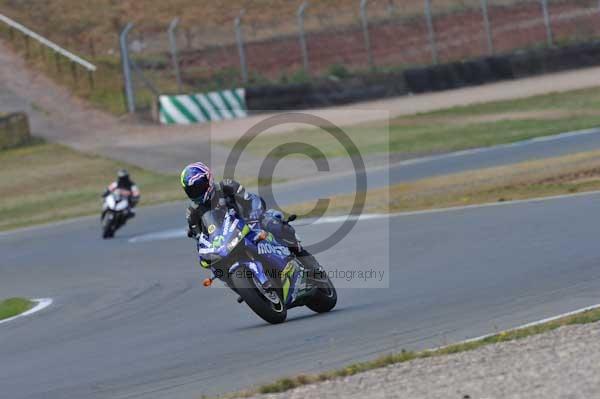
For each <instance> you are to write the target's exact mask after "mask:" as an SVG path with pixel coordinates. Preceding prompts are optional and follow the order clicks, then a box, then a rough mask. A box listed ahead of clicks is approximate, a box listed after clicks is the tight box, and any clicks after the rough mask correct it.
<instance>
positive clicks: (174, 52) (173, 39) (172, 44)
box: [168, 18, 183, 93]
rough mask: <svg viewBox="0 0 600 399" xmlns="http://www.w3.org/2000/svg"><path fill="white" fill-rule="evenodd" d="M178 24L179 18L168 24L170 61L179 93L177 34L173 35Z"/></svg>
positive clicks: (179, 76) (180, 87)
mask: <svg viewBox="0 0 600 399" xmlns="http://www.w3.org/2000/svg"><path fill="white" fill-rule="evenodd" d="M178 24H179V18H173V20H172V21H171V23H170V24H169V29H168V34H169V45H170V47H171V62H172V63H173V73H175V79H176V80H177V91H178V92H179V93H181V92H182V91H183V89H182V87H183V84H182V83H181V72H180V71H179V57H178V55H177V36H175V29H177V25H178Z"/></svg>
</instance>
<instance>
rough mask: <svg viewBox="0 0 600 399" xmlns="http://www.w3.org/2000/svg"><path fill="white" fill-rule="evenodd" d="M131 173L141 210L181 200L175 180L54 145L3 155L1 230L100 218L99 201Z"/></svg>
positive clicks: (0, 159) (0, 168) (0, 160)
mask: <svg viewBox="0 0 600 399" xmlns="http://www.w3.org/2000/svg"><path fill="white" fill-rule="evenodd" d="M122 167H127V168H128V169H129V171H130V173H131V174H132V177H133V179H134V180H135V181H136V183H138V184H139V186H140V188H141V190H142V204H155V203H158V202H164V201H168V200H176V199H182V198H183V193H182V192H181V190H180V188H179V187H178V180H177V177H176V176H164V175H159V174H155V173H151V172H147V171H144V170H142V169H139V168H136V167H132V166H130V165H125V164H123V163H119V162H115V161H111V160H108V159H105V158H102V157H97V156H92V155H86V154H82V153H78V152H76V151H73V150H70V149H68V148H66V147H63V146H60V145H55V144H38V145H33V146H30V147H25V148H19V149H14V150H6V151H2V152H0V230H6V229H9V228H14V227H20V226H26V225H32V224H37V223H45V222H50V221H55V220H60V219H65V218H69V217H75V216H81V215H88V214H94V213H96V212H100V195H101V194H102V192H103V191H104V189H105V187H106V185H108V183H110V182H111V181H112V180H114V178H115V173H116V171H117V170H118V169H119V168H122Z"/></svg>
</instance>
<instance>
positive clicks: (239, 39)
mask: <svg viewBox="0 0 600 399" xmlns="http://www.w3.org/2000/svg"><path fill="white" fill-rule="evenodd" d="M243 16H244V10H242V11H241V12H240V15H238V17H237V18H236V19H235V22H234V29H235V41H236V43H237V48H238V54H239V56H240V67H241V70H242V82H244V84H246V83H248V64H247V63H246V49H245V48H244V34H243V32H242V17H243Z"/></svg>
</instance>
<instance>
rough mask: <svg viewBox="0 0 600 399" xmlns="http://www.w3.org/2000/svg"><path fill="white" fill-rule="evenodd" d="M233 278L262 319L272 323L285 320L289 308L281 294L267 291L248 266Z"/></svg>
mask: <svg viewBox="0 0 600 399" xmlns="http://www.w3.org/2000/svg"><path fill="white" fill-rule="evenodd" d="M231 280H232V282H233V285H234V286H235V288H236V291H237V292H238V294H239V295H240V296H241V297H242V299H243V300H244V302H246V304H247V305H248V306H249V307H250V309H252V311H254V313H256V314H257V315H258V316H259V317H260V318H261V319H263V320H264V321H266V322H268V323H271V324H279V323H283V322H284V321H285V319H286V318H287V309H286V308H285V305H284V304H283V302H282V300H281V297H280V296H279V294H278V293H277V292H276V291H273V292H265V291H264V290H263V289H262V287H261V285H260V283H259V282H258V281H257V280H256V279H255V278H254V276H253V274H252V272H251V271H250V270H249V269H248V268H246V267H241V268H240V269H239V270H238V271H236V272H235V273H234V275H233V276H232V279H231Z"/></svg>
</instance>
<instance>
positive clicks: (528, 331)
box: [241, 309, 600, 396]
mask: <svg viewBox="0 0 600 399" xmlns="http://www.w3.org/2000/svg"><path fill="white" fill-rule="evenodd" d="M598 321H600V309H596V310H590V311H586V312H583V313H580V314H577V315H573V316H569V317H565V318H562V319H559V320H555V321H551V322H548V323H544V324H540V325H537V326H533V327H528V328H522V329H518V330H512V331H506V332H501V333H499V334H496V335H492V336H490V337H487V338H484V339H481V340H478V341H473V342H468V343H462V344H456V345H450V346H446V347H443V348H441V349H437V350H427V351H422V352H412V351H404V350H403V351H401V352H399V353H395V354H389V355H385V356H382V357H379V358H377V359H375V360H372V361H367V362H360V363H354V364H350V365H348V366H346V367H344V368H341V369H338V370H333V371H328V372H324V373H320V374H312V375H300V376H296V377H289V378H282V379H280V380H277V381H275V382H273V383H271V384H266V385H263V386H260V387H258V388H257V389H256V390H255V391H250V392H244V393H242V394H241V396H250V395H252V394H256V393H262V394H267V393H277V392H285V391H287V390H290V389H293V388H296V387H299V386H302V385H307V384H314V383H318V382H321V381H327V380H330V379H334V378H341V377H348V376H351V375H355V374H358V373H362V372H365V371H368V370H373V369H377V368H381V367H386V366H389V365H393V364H397V363H403V362H408V361H411V360H415V359H425V358H430V357H439V356H446V355H451V354H454V353H459V352H466V351H470V350H474V349H477V348H480V347H482V346H485V345H492V344H498V343H502V342H507V341H514V340H518V339H523V338H527V337H530V336H532V335H538V334H543V333H545V332H549V331H552V330H556V329H558V328H560V327H564V326H569V325H575V324H589V323H595V322H598Z"/></svg>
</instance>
